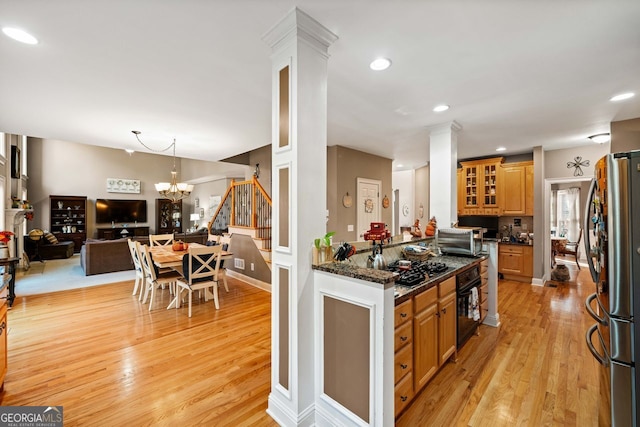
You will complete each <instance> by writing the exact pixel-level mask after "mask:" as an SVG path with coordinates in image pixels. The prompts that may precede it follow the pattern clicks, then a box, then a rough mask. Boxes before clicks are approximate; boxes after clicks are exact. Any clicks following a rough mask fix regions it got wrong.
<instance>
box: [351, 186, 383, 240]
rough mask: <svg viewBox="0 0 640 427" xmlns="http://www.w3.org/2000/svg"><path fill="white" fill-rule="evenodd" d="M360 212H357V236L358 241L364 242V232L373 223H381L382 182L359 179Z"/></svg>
mask: <svg viewBox="0 0 640 427" xmlns="http://www.w3.org/2000/svg"><path fill="white" fill-rule="evenodd" d="M357 183H358V189H357V191H358V194H357V198H358V210H357V215H358V218H357V225H358V228H357V230H356V231H357V236H358V240H360V241H362V240H364V232H365V231H367V230H369V229H370V228H371V223H372V222H381V221H382V219H381V218H382V216H381V213H380V187H382V181H378V180H375V179H367V178H358V179H357Z"/></svg>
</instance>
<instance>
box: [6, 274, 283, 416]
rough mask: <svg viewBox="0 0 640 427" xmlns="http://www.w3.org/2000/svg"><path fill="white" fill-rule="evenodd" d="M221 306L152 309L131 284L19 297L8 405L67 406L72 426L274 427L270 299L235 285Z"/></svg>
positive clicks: (12, 322) (161, 294)
mask: <svg viewBox="0 0 640 427" xmlns="http://www.w3.org/2000/svg"><path fill="white" fill-rule="evenodd" d="M229 287H230V292H229V293H226V292H225V291H224V289H222V290H221V292H220V306H221V307H220V310H215V308H214V306H213V302H212V301H209V302H207V303H205V302H204V301H202V302H200V303H198V302H196V301H194V304H193V317H191V318H189V317H188V316H187V309H186V307H184V306H183V307H182V308H180V309H178V310H175V309H172V310H167V309H166V306H167V305H168V304H169V301H170V296H169V293H168V290H167V289H165V290H158V291H157V295H156V300H155V301H154V307H155V308H154V309H153V310H152V311H151V312H149V311H148V305H142V304H140V303H139V302H138V300H137V298H136V297H134V296H132V295H131V291H132V289H133V282H123V283H117V284H112V285H104V286H96V287H91V288H84V289H78V290H72V291H63V292H56V293H50V294H48V295H37V296H29V297H22V298H21V297H19V296H18V298H17V299H16V301H15V303H14V307H13V308H12V309H11V310H10V311H9V318H8V325H9V335H8V345H9V357H8V363H9V372H8V374H7V377H6V381H5V386H4V392H3V393H2V394H1V395H0V399H1V404H2V405H62V406H64V421H65V426H80V425H82V426H86V425H99V426H138V425H154V426H155V425H171V426H178V425H180V426H188V425H210V426H213V425H216V426H239V425H242V426H274V425H276V423H275V422H274V421H273V420H272V419H271V418H270V417H269V416H268V415H267V414H266V412H265V411H266V408H267V397H268V395H269V389H270V366H271V360H270V357H271V356H270V345H271V342H270V340H271V323H270V322H271V312H270V306H271V295H270V294H269V293H268V292H265V291H262V290H259V289H257V288H254V287H252V286H249V285H247V284H244V283H242V282H239V281H237V280H234V279H229Z"/></svg>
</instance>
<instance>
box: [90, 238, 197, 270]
mask: <svg viewBox="0 0 640 427" xmlns="http://www.w3.org/2000/svg"><path fill="white" fill-rule="evenodd" d="M207 239H208V234H207V233H206V229H205V231H204V232H196V233H186V234H185V233H179V234H176V235H175V240H182V241H183V242H187V243H200V244H203V245H204V244H206V242H207ZM127 240H128V239H115V240H98V239H87V241H86V242H85V244H84V245H82V249H81V250H80V265H81V266H82V269H83V270H84V274H85V276H91V275H93V274H102V273H113V272H115V271H126V270H133V261H132V260H131V254H130V253H129V245H128V244H127ZM133 240H135V241H138V242H140V243H141V244H143V245H148V244H149V238H148V237H134V238H133Z"/></svg>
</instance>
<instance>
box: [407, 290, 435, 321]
mask: <svg viewBox="0 0 640 427" xmlns="http://www.w3.org/2000/svg"><path fill="white" fill-rule="evenodd" d="M413 299H414V302H415V303H414V305H413V309H414V313H415V314H418V313H420V312H421V311H422V310H424V309H425V308H427V307H429V306H430V305H433V304H435V303H437V302H438V287H437V286H434V287H433V288H431V289H427V290H426V291H424V292H422V293H420V294H418V295H416V296H415V297H413Z"/></svg>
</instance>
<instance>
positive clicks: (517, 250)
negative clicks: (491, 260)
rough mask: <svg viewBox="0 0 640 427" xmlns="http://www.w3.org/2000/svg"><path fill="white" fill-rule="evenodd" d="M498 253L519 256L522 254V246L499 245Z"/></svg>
mask: <svg viewBox="0 0 640 427" xmlns="http://www.w3.org/2000/svg"><path fill="white" fill-rule="evenodd" d="M500 252H501V253H504V254H519V255H522V254H523V253H524V246H517V245H500Z"/></svg>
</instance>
